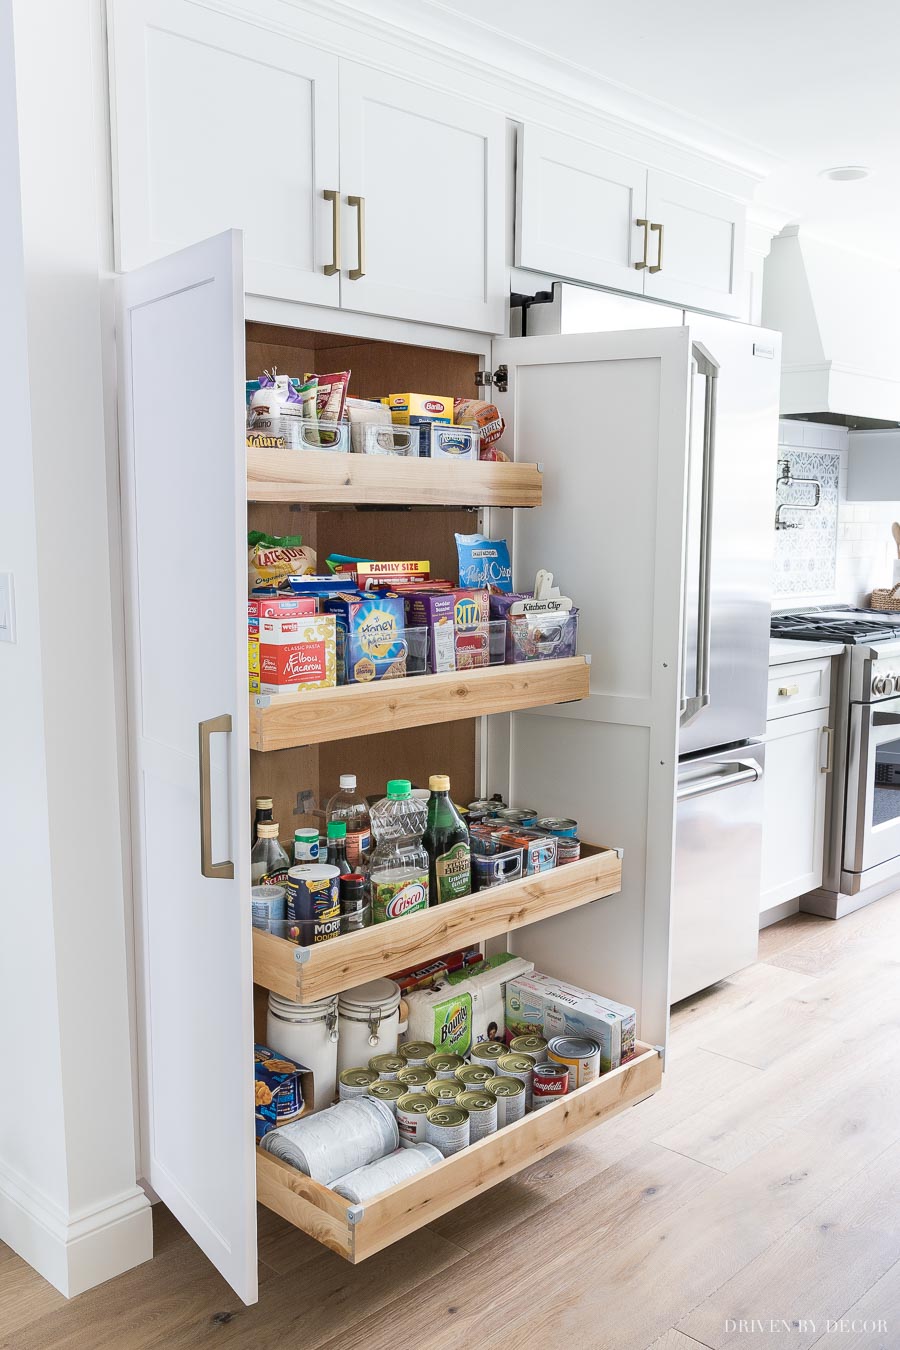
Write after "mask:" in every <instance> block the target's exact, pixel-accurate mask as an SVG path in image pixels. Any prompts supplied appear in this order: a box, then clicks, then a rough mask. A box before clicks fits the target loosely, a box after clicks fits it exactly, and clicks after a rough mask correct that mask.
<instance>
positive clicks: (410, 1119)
mask: <svg viewBox="0 0 900 1350" xmlns="http://www.w3.org/2000/svg"><path fill="white" fill-rule="evenodd" d="M437 1104H438V1103H437V1099H436V1098H435V1097H430V1096H429V1095H428V1093H427V1092H408V1093H407V1094H406V1096H405V1097H400V1098H398V1100H397V1128H398V1129H399V1131H400V1147H401V1148H411V1147H412V1145H413V1144H424V1143H425V1117H426V1116H427V1114H428V1112H429V1111H430V1110H431V1108H432V1107H433V1106H437Z"/></svg>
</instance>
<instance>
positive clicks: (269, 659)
mask: <svg viewBox="0 0 900 1350" xmlns="http://www.w3.org/2000/svg"><path fill="white" fill-rule="evenodd" d="M259 674H260V691H261V692H262V693H263V694H294V693H299V692H300V691H301V690H303V689H326V688H329V687H331V686H333V685H335V684H336V683H337V655H336V642H335V621H334V618H333V617H332V616H331V615H330V614H310V615H306V616H299V617H297V618H287V619H260V621H259Z"/></svg>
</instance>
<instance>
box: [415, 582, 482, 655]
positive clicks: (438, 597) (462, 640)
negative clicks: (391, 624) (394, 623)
mask: <svg viewBox="0 0 900 1350" xmlns="http://www.w3.org/2000/svg"><path fill="white" fill-rule="evenodd" d="M404 601H405V604H406V624H407V627H408V628H427V630H428V663H429V664H428V668H429V670H432V671H434V672H440V671H447V670H471V669H472V668H473V667H475V666H486V665H489V664H490V629H489V627H488V617H489V613H490V610H489V603H490V602H489V597H488V593H487V591H480V590H468V589H459V588H455V589H451V590H440V591H432V592H419V593H413V594H407V595H405V596H404Z"/></svg>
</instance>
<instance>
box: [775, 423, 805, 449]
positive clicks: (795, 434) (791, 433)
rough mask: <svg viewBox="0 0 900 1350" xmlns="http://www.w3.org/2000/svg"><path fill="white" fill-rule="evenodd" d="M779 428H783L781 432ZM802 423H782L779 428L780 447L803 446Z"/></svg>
mask: <svg viewBox="0 0 900 1350" xmlns="http://www.w3.org/2000/svg"><path fill="white" fill-rule="evenodd" d="M781 427H783V428H784V430H783V431H781ZM803 427H804V423H803V422H783V423H781V424H780V426H779V431H780V432H781V434H780V436H779V440H780V441H781V444H782V445H793V446H798V445H803Z"/></svg>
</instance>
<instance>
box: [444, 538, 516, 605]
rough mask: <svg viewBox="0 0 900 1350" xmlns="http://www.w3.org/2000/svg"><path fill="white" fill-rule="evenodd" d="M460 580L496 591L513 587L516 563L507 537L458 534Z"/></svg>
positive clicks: (464, 584)
mask: <svg viewBox="0 0 900 1350" xmlns="http://www.w3.org/2000/svg"><path fill="white" fill-rule="evenodd" d="M456 551H457V553H458V555H459V584H460V586H463V587H465V588H467V589H468V588H472V589H474V590H488V591H493V592H494V593H495V594H496V593H497V592H500V591H511V590H512V564H511V563H510V560H509V545H508V544H507V542H506V540H505V539H488V538H487V536H486V535H483V534H458V535H457V536H456Z"/></svg>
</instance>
